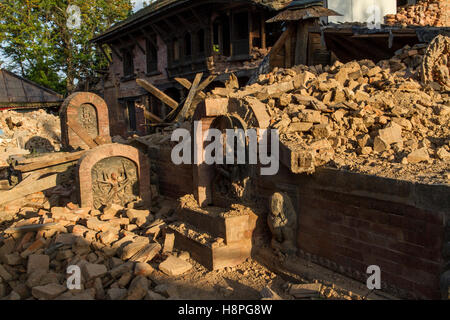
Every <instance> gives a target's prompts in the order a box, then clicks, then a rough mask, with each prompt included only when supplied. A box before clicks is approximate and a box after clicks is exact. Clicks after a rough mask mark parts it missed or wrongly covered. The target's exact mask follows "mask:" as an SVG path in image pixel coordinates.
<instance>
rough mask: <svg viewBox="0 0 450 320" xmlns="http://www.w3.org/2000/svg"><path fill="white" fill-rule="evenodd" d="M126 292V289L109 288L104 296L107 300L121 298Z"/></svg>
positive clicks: (123, 297)
mask: <svg viewBox="0 0 450 320" xmlns="http://www.w3.org/2000/svg"><path fill="white" fill-rule="evenodd" d="M127 294H128V291H127V289H121V288H111V289H108V291H107V292H106V298H107V299H108V300H123V299H125V298H126V296H127Z"/></svg>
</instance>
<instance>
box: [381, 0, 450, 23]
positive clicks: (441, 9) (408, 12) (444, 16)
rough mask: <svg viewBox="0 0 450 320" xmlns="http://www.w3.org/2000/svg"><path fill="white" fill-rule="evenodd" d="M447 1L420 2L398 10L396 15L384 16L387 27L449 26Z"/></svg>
mask: <svg viewBox="0 0 450 320" xmlns="http://www.w3.org/2000/svg"><path fill="white" fill-rule="evenodd" d="M449 10H450V4H449V1H448V0H420V1H418V2H417V4H415V5H410V6H406V7H403V8H400V9H399V10H398V12H397V14H388V15H386V16H385V23H386V24H388V25H402V26H403V27H406V26H408V25H419V26H434V27H443V26H450V15H449V14H448V12H449Z"/></svg>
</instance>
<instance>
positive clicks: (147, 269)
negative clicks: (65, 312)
mask: <svg viewBox="0 0 450 320" xmlns="http://www.w3.org/2000/svg"><path fill="white" fill-rule="evenodd" d="M37 207H38V206H37ZM80 210H83V209H77V208H76V206H75V205H73V207H72V209H68V208H56V209H55V208H53V210H52V212H51V213H50V212H47V210H45V209H43V208H40V209H38V208H34V209H33V208H28V209H26V208H23V210H21V211H20V213H18V214H17V217H16V218H15V219H13V220H10V221H7V222H5V223H3V226H2V228H1V229H0V231H1V233H2V234H1V235H0V236H2V238H0V276H1V278H2V279H3V280H4V281H3V282H2V283H0V299H1V300H25V299H39V300H93V299H97V300H125V299H126V300H142V299H146V300H164V299H175V300H178V299H194V300H197V299H207V300H211V299H259V298H260V297H259V295H258V292H257V291H256V290H254V289H252V288H250V287H248V286H246V285H243V284H241V283H239V282H238V281H234V280H231V279H225V278H224V277H223V276H222V275H213V276H212V274H213V273H210V272H209V271H207V270H206V269H204V268H203V267H201V266H199V265H198V264H196V263H195V262H193V261H190V262H192V264H193V265H194V269H193V270H191V271H188V272H187V273H185V274H183V275H181V276H178V277H171V276H167V275H165V274H164V273H162V272H161V271H159V270H158V266H159V264H160V263H161V262H163V261H164V260H165V259H166V257H167V254H164V253H162V252H161V251H159V253H158V254H156V255H155V256H154V257H153V258H152V259H151V260H150V262H148V263H145V262H144V263H137V262H135V261H131V260H129V259H130V258H129V257H128V256H125V253H124V252H125V251H126V249H125V248H126V247H127V246H128V245H130V244H135V243H136V241H139V239H138V237H140V238H144V236H140V235H142V233H141V232H136V233H135V234H134V235H136V237H132V238H128V239H126V240H125V241H123V239H124V238H126V236H127V234H128V235H129V234H131V233H129V232H127V231H124V230H123V229H122V230H121V231H119V232H118V234H120V237H118V234H117V235H116V236H117V237H112V238H109V234H108V231H100V230H93V229H89V228H87V219H90V217H91V216H90V212H89V213H84V214H82V213H81V211H80ZM117 215H119V212H118V213H117ZM54 222H56V223H54ZM5 229H7V230H5ZM141 229H142V228H141ZM142 230H143V229H142ZM113 233H114V232H113ZM158 234H159V236H157V237H156V238H155V240H156V241H157V242H158V243H162V242H163V238H164V237H163V235H162V233H158ZM119 239H120V240H119ZM147 239H148V236H147ZM150 243H151V240H150ZM70 266H78V267H79V268H80V269H79V270H80V272H81V288H80V289H75V290H68V287H67V283H68V279H69V278H70V277H71V276H72V274H71V273H68V268H69V267H70ZM72 279H73V278H72ZM222 279H224V280H225V282H226V285H225V286H220V287H216V286H214V283H216V281H215V280H219V281H222ZM222 282H223V281H222ZM71 283H73V282H71ZM230 288H231V289H230Z"/></svg>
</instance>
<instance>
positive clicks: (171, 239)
mask: <svg viewBox="0 0 450 320" xmlns="http://www.w3.org/2000/svg"><path fill="white" fill-rule="evenodd" d="M174 244H175V234H174V233H166V236H165V238H164V247H163V252H164V253H165V252H172V250H173V246H174Z"/></svg>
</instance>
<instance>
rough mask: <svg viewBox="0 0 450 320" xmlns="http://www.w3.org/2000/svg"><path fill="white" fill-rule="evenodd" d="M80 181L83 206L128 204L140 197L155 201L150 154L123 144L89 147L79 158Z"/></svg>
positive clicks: (147, 200) (145, 200)
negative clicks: (152, 189) (148, 156)
mask: <svg viewBox="0 0 450 320" xmlns="http://www.w3.org/2000/svg"><path fill="white" fill-rule="evenodd" d="M78 184H79V188H78V189H79V192H80V204H81V207H83V208H90V207H93V208H95V209H99V208H101V207H104V206H107V205H109V204H117V205H120V206H123V207H125V206H126V205H127V204H128V203H130V202H133V201H136V200H142V201H143V202H144V203H145V204H147V205H149V204H150V201H151V191H150V165H149V162H148V158H147V157H145V155H144V154H143V153H142V152H140V151H139V150H138V149H136V148H134V147H131V146H127V145H123V144H116V143H111V144H104V145H101V146H98V147H96V148H93V149H91V150H89V151H87V152H86V153H85V154H84V155H83V156H82V157H81V158H80V160H79V161H78Z"/></svg>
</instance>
